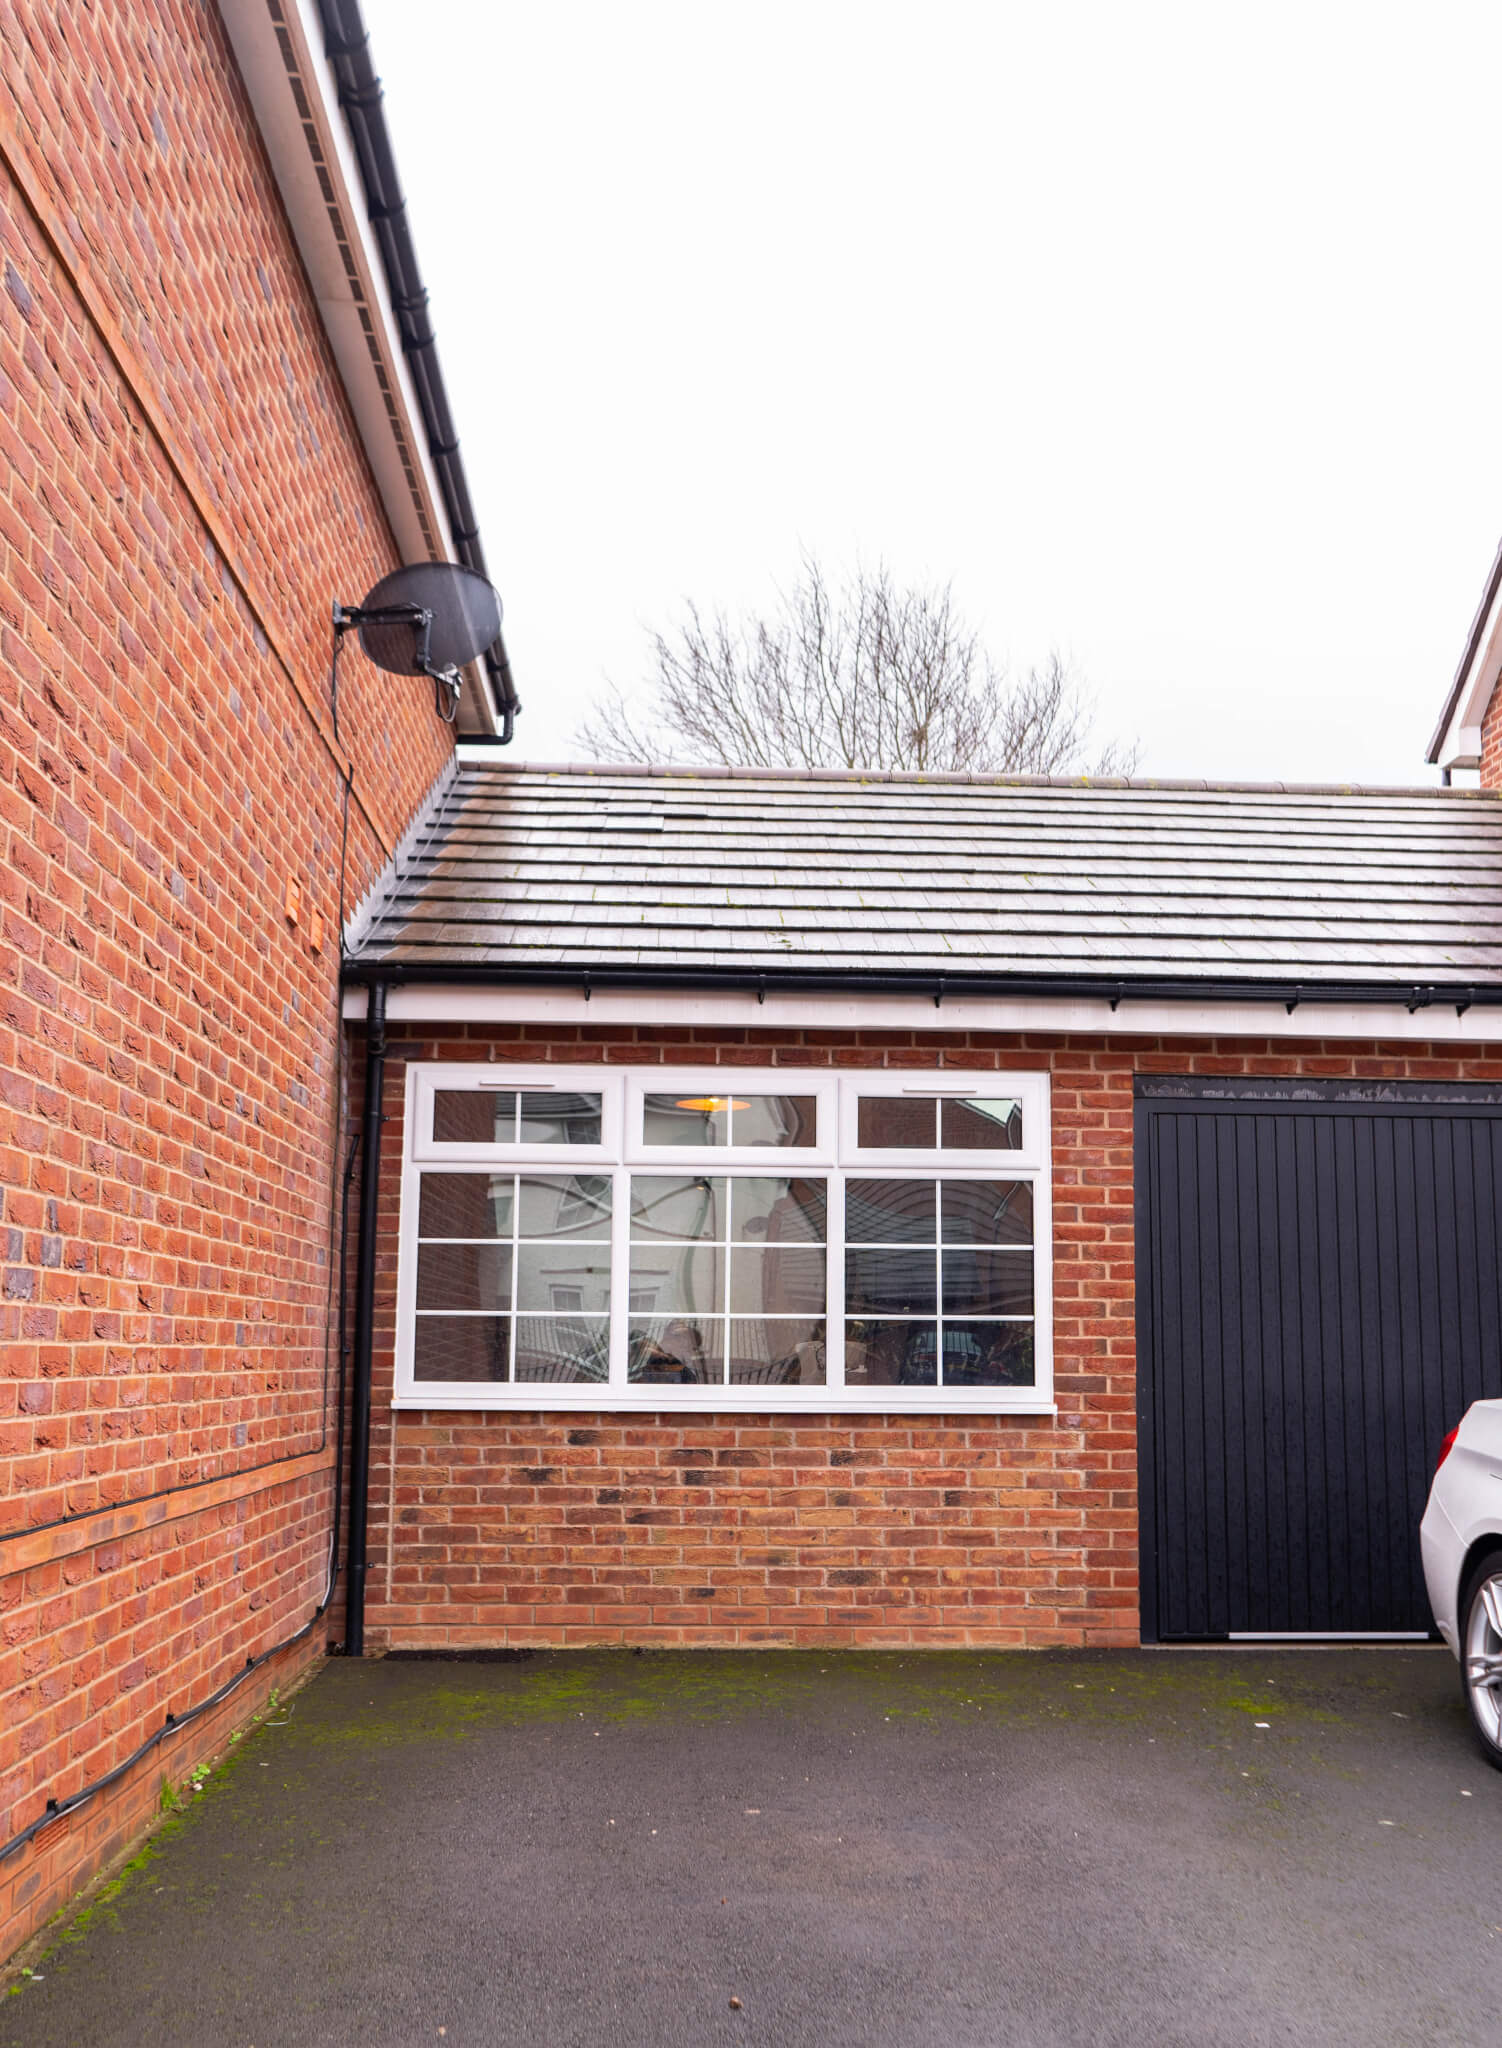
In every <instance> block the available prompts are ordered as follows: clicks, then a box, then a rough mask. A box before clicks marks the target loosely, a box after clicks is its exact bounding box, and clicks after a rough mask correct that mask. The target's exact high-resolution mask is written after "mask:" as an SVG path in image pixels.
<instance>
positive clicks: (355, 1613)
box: [344, 981, 386, 1657]
mask: <svg viewBox="0 0 1502 2048" xmlns="http://www.w3.org/2000/svg"><path fill="white" fill-rule="evenodd" d="M385 1079H386V984H385V983H384V982H382V981H377V982H375V983H374V984H373V985H372V987H371V991H370V1009H369V1014H368V1015H367V1017H366V1019H365V1102H364V1108H363V1113H362V1117H361V1127H360V1155H361V1157H360V1234H359V1241H358V1247H357V1250H356V1253H355V1336H354V1360H353V1365H354V1390H353V1394H352V1397H351V1400H350V1430H349V1434H350V1445H349V1579H348V1583H347V1589H346V1594H345V1599H346V1603H347V1613H346V1615H345V1629H344V1648H345V1652H346V1654H347V1655H349V1656H351V1657H361V1656H363V1655H364V1654H365V1566H366V1557H365V1544H366V1526H367V1522H368V1519H369V1508H370V1372H371V1353H372V1349H373V1339H374V1332H375V1267H376V1222H377V1218H378V1214H379V1209H380V1196H381V1125H382V1124H383V1123H384V1122H385V1118H384V1116H383V1115H382V1113H381V1091H382V1087H383V1085H384V1082H385Z"/></svg>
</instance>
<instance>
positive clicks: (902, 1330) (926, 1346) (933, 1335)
mask: <svg viewBox="0 0 1502 2048" xmlns="http://www.w3.org/2000/svg"><path fill="white" fill-rule="evenodd" d="M845 1383H846V1385H847V1386H852V1387H935V1386H937V1385H938V1383H939V1327H938V1324H937V1323H874V1322H869V1323H868V1322H850V1323H847V1324H846V1325H845Z"/></svg>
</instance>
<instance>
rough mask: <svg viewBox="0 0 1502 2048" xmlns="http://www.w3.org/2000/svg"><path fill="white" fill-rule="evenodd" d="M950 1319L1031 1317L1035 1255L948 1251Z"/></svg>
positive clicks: (946, 1277)
mask: <svg viewBox="0 0 1502 2048" xmlns="http://www.w3.org/2000/svg"><path fill="white" fill-rule="evenodd" d="M943 1265H944V1313H945V1315H946V1316H952V1315H968V1316H1011V1315H1016V1316H1030V1315H1031V1314H1032V1312H1033V1255H1032V1253H1031V1252H1014V1251H988V1252H952V1251H948V1250H946V1251H945V1253H944V1257H943Z"/></svg>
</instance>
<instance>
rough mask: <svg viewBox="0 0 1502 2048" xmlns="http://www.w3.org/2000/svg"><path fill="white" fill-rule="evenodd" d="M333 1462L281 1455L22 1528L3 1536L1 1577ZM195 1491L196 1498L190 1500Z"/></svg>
mask: <svg viewBox="0 0 1502 2048" xmlns="http://www.w3.org/2000/svg"><path fill="white" fill-rule="evenodd" d="M333 1469H334V1461H333V1459H332V1458H330V1457H328V1456H327V1455H326V1453H325V1452H323V1451H307V1452H305V1453H304V1454H303V1455H302V1456H301V1457H297V1458H278V1459H277V1460H276V1461H275V1462H274V1463H272V1464H269V1465H253V1466H251V1468H250V1469H249V1470H248V1471H246V1472H232V1473H230V1474H229V1475H228V1476H227V1477H226V1478H224V1479H200V1480H198V1481H197V1482H196V1483H194V1484H191V1485H188V1486H174V1487H172V1488H171V1489H170V1490H169V1491H168V1492H166V1493H162V1494H158V1495H157V1496H156V1498H155V1499H153V1500H145V1501H132V1502H129V1503H127V1504H126V1505H125V1506H124V1507H118V1508H107V1507H106V1508H96V1509H95V1510H94V1511H93V1512H92V1513H91V1514H87V1515H78V1516H75V1517H73V1518H72V1519H71V1520H69V1521H66V1522H57V1523H54V1524H53V1525H52V1527H51V1528H48V1529H21V1530H18V1531H17V1532H16V1533H15V1534H14V1535H11V1536H0V1545H3V1546H4V1547H3V1548H0V1579H3V1578H6V1577H9V1575H10V1574H11V1573H13V1572H25V1571H31V1570H34V1569H35V1567H36V1566H38V1565H44V1564H50V1563H51V1562H52V1561H53V1559H54V1558H59V1557H72V1556H74V1555H76V1554H77V1552H79V1551H80V1550H93V1549H94V1548H96V1546H97V1545H99V1544H101V1543H112V1542H114V1541H115V1540H116V1539H117V1538H119V1537H121V1536H134V1535H136V1534H137V1533H138V1532H139V1531H140V1530H142V1529H157V1528H160V1527H161V1526H162V1524H163V1523H165V1522H180V1521H182V1520H183V1518H184V1517H185V1516H187V1515H196V1514H201V1513H202V1512H203V1511H204V1509H206V1508H215V1507H219V1506H221V1505H222V1504H223V1503H224V1502H225V1501H231V1500H244V1499H245V1498H246V1496H247V1495H248V1494H252V1493H265V1492H267V1491H269V1490H270V1488H272V1487H273V1486H283V1485H285V1484H286V1483H287V1482H288V1481H289V1480H292V1479H303V1478H306V1477H307V1476H308V1474H309V1473H313V1472H332V1471H333ZM190 1494H191V1495H192V1498H191V1499H188V1498H186V1496H188V1495H190Z"/></svg>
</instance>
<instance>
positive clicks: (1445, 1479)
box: [1419, 1401, 1502, 1771]
mask: <svg viewBox="0 0 1502 2048" xmlns="http://www.w3.org/2000/svg"><path fill="white" fill-rule="evenodd" d="M1419 1546H1420V1549H1421V1550H1422V1552H1423V1558H1424V1579H1425V1583H1426V1584H1427V1585H1428V1588H1429V1605H1430V1606H1431V1607H1432V1608H1433V1609H1434V1619H1435V1621H1436V1622H1437V1623H1438V1625H1439V1632H1440V1634H1441V1635H1442V1636H1443V1637H1444V1639H1445V1641H1446V1642H1447V1643H1448V1644H1449V1645H1450V1648H1451V1649H1452V1650H1453V1651H1454V1652H1455V1654H1456V1656H1457V1657H1458V1658H1459V1659H1460V1683H1461V1688H1462V1690H1463V1691H1464V1693H1465V1698H1466V1705H1467V1706H1468V1707H1469V1708H1470V1710H1471V1721H1472V1724H1473V1725H1474V1727H1475V1730H1476V1735H1477V1738H1478V1740H1479V1741H1480V1744H1481V1753H1482V1755H1483V1756H1484V1757H1485V1758H1486V1760H1487V1762H1488V1763H1489V1764H1492V1765H1494V1766H1495V1767H1496V1768H1497V1769H1498V1770H1499V1771H1502V1401H1477V1402H1476V1404H1475V1405H1474V1407H1471V1408H1468V1409H1467V1410H1466V1414H1465V1418H1464V1420H1463V1421H1462V1422H1461V1423H1460V1424H1459V1426H1458V1427H1457V1428H1455V1429H1452V1430H1451V1431H1450V1434H1449V1435H1448V1436H1447V1437H1446V1438H1445V1440H1444V1442H1443V1444H1441V1446H1440V1452H1439V1464H1438V1465H1437V1466H1436V1467H1435V1471H1434V1483H1433V1485H1432V1486H1431V1487H1430V1488H1429V1505H1428V1506H1427V1507H1426V1508H1425V1510H1424V1519H1423V1521H1422V1522H1421V1523H1420V1524H1419Z"/></svg>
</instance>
